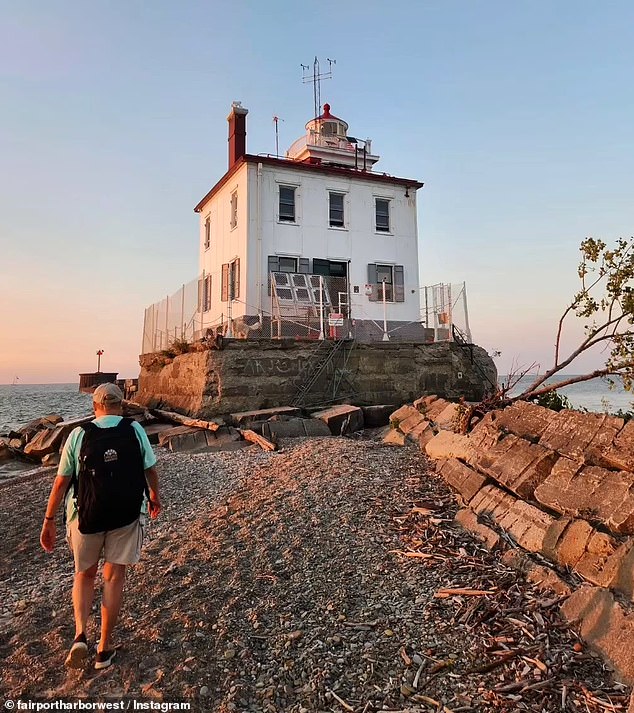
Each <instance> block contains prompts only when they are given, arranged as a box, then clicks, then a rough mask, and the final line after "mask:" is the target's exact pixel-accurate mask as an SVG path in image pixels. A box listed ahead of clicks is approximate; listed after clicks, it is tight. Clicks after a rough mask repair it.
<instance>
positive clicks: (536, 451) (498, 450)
mask: <svg viewBox="0 0 634 713" xmlns="http://www.w3.org/2000/svg"><path fill="white" fill-rule="evenodd" d="M558 457H559V456H558V455H557V454H556V453H555V452H554V451H551V450H549V449H548V448H544V447H543V446H541V445H538V444H535V443H529V442H528V441H525V440H524V439H522V438H518V437H517V436H514V435H512V434H509V435H508V436H505V437H504V438H503V439H502V440H501V441H499V442H498V443H496V444H495V445H494V446H492V447H491V448H489V449H488V450H486V449H482V448H480V449H477V450H474V451H473V452H472V455H471V456H470V457H469V458H468V463H469V465H472V466H474V467H475V468H476V469H477V470H479V471H480V472H481V473H484V474H485V475H488V476H489V477H491V478H493V480H496V481H497V482H498V483H500V484H501V485H504V486H505V487H507V488H508V489H509V490H511V491H512V492H514V493H515V494H516V495H519V497H521V498H528V499H532V497H533V493H534V491H535V488H536V487H537V486H538V485H540V484H541V483H543V482H544V481H545V480H546V478H547V477H548V476H549V474H550V472H551V469H552V468H553V465H554V464H555V463H556V462H557V459H558Z"/></svg>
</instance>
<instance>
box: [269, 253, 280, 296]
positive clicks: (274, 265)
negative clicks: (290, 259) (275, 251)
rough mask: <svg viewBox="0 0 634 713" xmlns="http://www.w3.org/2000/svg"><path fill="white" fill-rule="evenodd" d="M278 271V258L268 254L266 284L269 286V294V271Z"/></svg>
mask: <svg viewBox="0 0 634 713" xmlns="http://www.w3.org/2000/svg"><path fill="white" fill-rule="evenodd" d="M279 271H280V259H279V257H278V256H277V255H269V265H268V270H267V280H266V282H267V285H268V288H269V295H270V294H271V273H272V272H279Z"/></svg>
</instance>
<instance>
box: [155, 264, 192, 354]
mask: <svg viewBox="0 0 634 713" xmlns="http://www.w3.org/2000/svg"><path fill="white" fill-rule="evenodd" d="M200 290H201V280H200V278H196V279H194V280H191V281H190V282H188V283H186V284H184V285H183V286H182V287H181V288H180V290H177V291H176V292H174V294H172V295H167V296H166V297H164V298H163V299H162V300H161V301H160V302H155V303H154V304H152V305H150V306H149V307H148V308H147V309H146V310H145V316H144V319H143V343H142V347H141V349H142V352H141V353H142V354H150V353H152V352H157V351H161V350H162V349H167V348H168V347H169V346H170V344H173V343H174V342H175V341H177V340H184V341H188V342H191V341H193V340H194V339H195V338H196V337H197V336H199V335H200V331H201V327H202V324H201V320H200V308H199V305H200V299H201V296H200Z"/></svg>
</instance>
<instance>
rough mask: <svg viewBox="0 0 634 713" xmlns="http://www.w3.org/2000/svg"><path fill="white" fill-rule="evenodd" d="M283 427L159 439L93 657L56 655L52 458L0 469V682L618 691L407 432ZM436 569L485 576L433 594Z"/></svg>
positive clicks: (396, 699)
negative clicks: (153, 487) (238, 444)
mask: <svg viewBox="0 0 634 713" xmlns="http://www.w3.org/2000/svg"><path fill="white" fill-rule="evenodd" d="M283 445H284V448H283V449H282V450H281V451H280V452H277V453H263V452H261V451H259V450H257V449H256V448H255V447H253V448H246V449H243V450H241V451H237V452H227V453H218V454H198V455H183V454H170V453H165V452H162V451H161V452H160V455H159V469H160V473H161V481H162V484H163V486H162V487H163V492H164V496H163V497H164V500H165V504H166V507H165V510H164V512H163V514H162V517H161V518H160V520H159V521H157V522H155V523H152V527H151V532H150V541H149V542H148V543H147V545H146V549H145V556H144V557H143V559H142V561H141V563H140V564H139V565H138V566H137V567H135V568H132V569H131V572H130V576H129V579H128V583H127V590H126V599H125V603H124V611H123V612H122V616H121V620H120V624H119V627H118V640H119V642H120V644H121V650H120V652H119V657H118V659H117V661H118V663H117V665H116V666H114V667H113V668H112V669H109V670H106V671H104V672H99V673H97V672H95V671H93V670H91V669H87V670H86V671H84V672H67V671H65V670H64V669H63V667H62V666H61V662H62V661H63V658H64V656H65V653H66V650H67V647H68V645H69V642H70V640H71V638H72V631H73V629H72V613H71V606H70V585H71V581H72V571H71V570H72V567H71V562H70V558H69V553H68V552H67V551H65V547H64V545H63V543H61V545H58V547H57V549H56V552H55V553H54V554H53V555H52V556H48V555H45V554H44V553H43V552H42V551H41V550H40V549H39V544H38V542H37V538H38V536H39V527H40V523H41V514H42V512H43V508H44V503H45V500H46V496H47V493H48V489H49V486H50V475H48V476H47V477H40V478H37V479H35V480H34V481H32V482H30V483H28V485H27V484H25V483H15V484H3V485H2V487H0V518H1V520H0V521H1V522H2V538H1V542H0V575H1V576H0V607H1V608H0V660H1V661H3V664H2V676H1V678H0V699H1V698H18V697H20V696H21V697H22V698H26V697H31V698H42V697H44V698H48V699H50V698H57V697H62V696H65V697H67V698H75V697H78V696H83V697H88V698H89V699H90V700H94V699H97V698H100V699H102V698H105V697H116V698H120V697H125V696H128V697H133V698H137V699H141V698H146V699H152V700H155V701H161V700H165V701H168V700H181V701H182V700H192V701H194V705H195V709H196V710H205V711H220V712H221V713H224V712H226V711H227V712H228V711H253V712H254V713H255V712H267V713H274V712H277V711H289V712H291V713H304V712H306V711H358V712H359V713H361V712H364V713H367V712H369V711H377V710H392V711H405V710H412V711H414V710H417V711H418V710H421V711H432V710H436V711H441V710H445V711H453V713H458V712H460V711H489V710H490V711H508V713H510V712H511V711H521V710H530V711H544V712H545V713H552V711H556V710H557V711H558V710H569V711H574V710H589V711H595V710H597V711H598V710H607V709H603V708H600V707H597V706H598V704H595V703H593V702H592V698H595V699H597V700H604V699H605V700H607V701H608V703H609V702H611V705H613V706H619V705H621V703H622V702H624V701H625V700H626V694H627V691H626V690H625V688H624V687H622V686H619V685H618V684H615V682H614V681H613V680H612V679H611V677H610V674H609V672H607V671H605V670H604V667H603V665H602V664H601V662H600V661H599V660H598V659H596V658H595V657H593V656H591V655H590V654H588V653H587V652H586V651H584V649H583V646H581V645H580V644H579V642H578V641H577V638H576V637H575V635H574V634H573V633H572V632H571V631H570V630H569V629H568V628H567V627H566V626H565V625H564V624H563V623H562V622H561V621H560V620H559V618H558V615H557V613H556V600H554V599H548V598H546V597H545V596H544V595H540V594H538V593H536V592H535V591H534V590H533V589H532V588H531V587H529V586H528V585H527V584H525V583H524V582H522V581H518V578H517V575H516V574H515V573H514V572H512V571H511V570H509V569H507V568H506V567H504V566H503V565H501V564H500V562H499V561H498V559H497V558H496V557H495V556H493V555H491V554H489V553H487V552H486V550H484V549H483V548H482V547H481V546H479V545H478V544H477V543H474V542H473V541H472V540H471V539H470V538H469V537H468V536H467V535H465V534H464V533H462V532H461V531H459V530H456V529H454V528H453V526H452V525H451V518H452V517H453V513H454V510H455V507H454V505H453V499H452V497H451V495H450V494H449V493H448V492H447V490H446V488H445V486H444V484H442V482H440V481H439V480H438V479H436V478H435V476H434V475H433V474H431V473H430V472H429V471H428V470H427V469H426V467H425V463H424V461H423V459H422V457H421V455H420V452H419V451H418V450H416V449H414V448H395V447H388V446H383V445H381V444H380V443H375V442H373V441H371V440H351V439H339V438H322V439H310V440H309V439H302V440H294V441H288V442H286V443H285V444H283ZM27 488H28V489H27ZM414 551H418V552H419V555H421V556H418V557H408V556H406V553H407V552H410V553H411V552H414ZM446 587H471V588H476V589H482V590H486V591H489V592H490V594H489V595H486V596H479V597H472V598H469V597H464V596H452V597H448V598H437V597H435V595H436V594H437V593H438V591H439V589H441V588H446ZM88 633H89V637H90V638H91V640H93V641H94V640H95V638H96V636H97V631H96V625H95V624H94V623H93V625H92V627H91V628H90V629H89V632H88ZM515 650H517V652H518V653H517V655H514V656H509V651H511V653H512V651H515ZM505 651H506V654H505ZM500 657H501V658H502V659H503V662H502V664H500ZM518 681H519V682H520V683H519V685H518ZM564 691H565V702H564V707H563V708H562V707H561V700H562V695H563V692H564ZM443 706H446V707H443ZM609 710H621V708H619V707H613V708H611V709H609Z"/></svg>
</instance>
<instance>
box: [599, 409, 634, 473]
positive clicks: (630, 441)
mask: <svg viewBox="0 0 634 713" xmlns="http://www.w3.org/2000/svg"><path fill="white" fill-rule="evenodd" d="M588 456H589V458H590V460H592V462H593V464H594V465H600V466H603V467H604V468H615V469H616V470H629V471H634V420H629V421H628V422H627V423H626V424H625V426H623V428H622V429H621V431H619V433H618V434H617V436H616V438H615V439H614V441H613V442H612V443H611V444H610V445H608V446H604V447H603V448H599V447H595V448H592V447H591V448H590V453H589V454H588Z"/></svg>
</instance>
